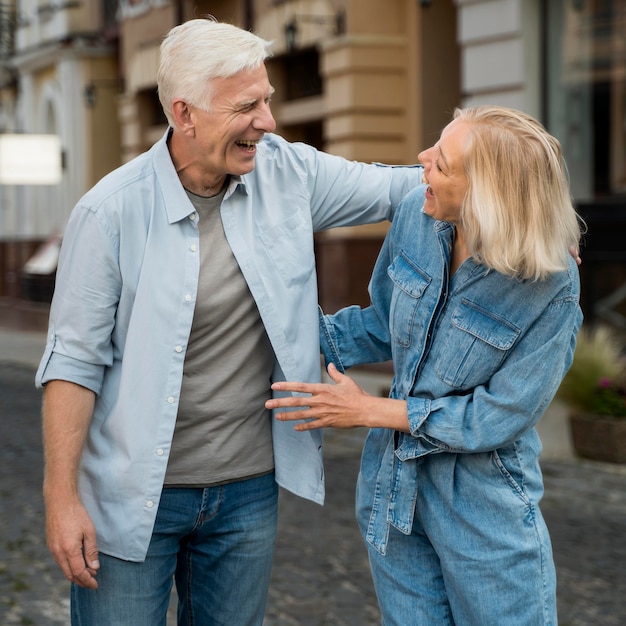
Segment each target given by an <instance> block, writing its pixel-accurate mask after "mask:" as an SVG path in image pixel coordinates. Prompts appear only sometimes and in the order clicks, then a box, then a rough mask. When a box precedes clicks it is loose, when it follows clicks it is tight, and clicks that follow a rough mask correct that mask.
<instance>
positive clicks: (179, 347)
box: [174, 346, 183, 352]
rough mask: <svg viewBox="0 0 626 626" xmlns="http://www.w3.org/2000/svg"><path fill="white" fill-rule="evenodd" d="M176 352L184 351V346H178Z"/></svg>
mask: <svg viewBox="0 0 626 626" xmlns="http://www.w3.org/2000/svg"><path fill="white" fill-rule="evenodd" d="M174 350H176V352H182V351H183V347H182V346H176V347H175V348H174Z"/></svg>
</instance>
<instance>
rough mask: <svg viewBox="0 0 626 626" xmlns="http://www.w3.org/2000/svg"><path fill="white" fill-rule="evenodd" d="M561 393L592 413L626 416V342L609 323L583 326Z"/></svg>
mask: <svg viewBox="0 0 626 626" xmlns="http://www.w3.org/2000/svg"><path fill="white" fill-rule="evenodd" d="M557 395H558V397H559V398H561V399H562V400H564V401H565V402H566V403H567V404H569V405H570V406H571V407H572V408H573V409H576V410H579V411H583V412H585V413H588V414H592V415H598V416H604V417H607V416H608V417H616V418H620V417H621V418H626V361H625V360H624V344H623V342H622V340H621V338H620V337H619V335H617V334H616V333H615V332H612V331H611V330H609V329H608V328H606V327H605V326H597V327H595V328H593V329H588V328H585V327H583V328H582V329H581V331H580V333H579V334H578V338H577V341H576V350H575V352H574V360H573V362H572V366H571V368H570V369H569V371H568V372H567V374H566V375H565V378H564V379H563V382H562V383H561V386H560V387H559V390H558V394H557Z"/></svg>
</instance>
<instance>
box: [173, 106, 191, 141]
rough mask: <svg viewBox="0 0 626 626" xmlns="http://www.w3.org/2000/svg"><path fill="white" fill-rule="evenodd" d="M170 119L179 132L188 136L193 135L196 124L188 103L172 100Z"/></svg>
mask: <svg viewBox="0 0 626 626" xmlns="http://www.w3.org/2000/svg"><path fill="white" fill-rule="evenodd" d="M172 117H173V118H174V122H175V124H176V128H177V129H178V130H179V131H180V132H182V133H183V134H185V135H190V136H193V135H194V134H195V130H196V124H195V120H194V116H193V115H192V111H191V106H190V105H189V103H187V102H185V101H184V100H174V101H173V102H172Z"/></svg>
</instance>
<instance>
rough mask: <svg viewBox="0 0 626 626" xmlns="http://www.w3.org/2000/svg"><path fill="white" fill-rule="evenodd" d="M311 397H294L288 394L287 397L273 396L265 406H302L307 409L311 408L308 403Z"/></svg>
mask: <svg viewBox="0 0 626 626" xmlns="http://www.w3.org/2000/svg"><path fill="white" fill-rule="evenodd" d="M310 400H311V398H294V397H293V396H287V397H285V398H272V399H271V400H266V402H265V408H266V409H290V408H300V409H307V408H309V405H308V404H305V403H304V402H305V401H306V402H307V403H308V402H310Z"/></svg>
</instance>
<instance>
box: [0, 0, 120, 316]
mask: <svg viewBox="0 0 626 626" xmlns="http://www.w3.org/2000/svg"><path fill="white" fill-rule="evenodd" d="M114 5H115V3H114V2H113V3H111V2H108V3H96V2H93V3H92V2H41V1H39V0H19V1H17V2H14V3H10V5H6V4H5V3H3V6H4V7H5V9H4V10H3V13H2V20H3V21H2V27H1V28H0V31H1V32H2V33H4V38H3V45H4V48H3V52H4V55H3V57H2V59H1V60H0V66H1V67H2V70H3V71H2V77H3V79H4V81H3V82H2V83H0V120H2V121H1V124H2V127H1V128H0V130H1V131H2V132H3V133H17V134H22V133H24V134H50V135H56V136H57V137H58V138H59V140H60V145H61V150H62V155H61V162H62V168H63V169H62V174H61V179H60V182H59V183H58V184H54V185H2V187H1V188H0V297H2V302H3V303H4V304H5V307H6V306H7V305H8V307H10V309H11V310H12V311H13V312H15V314H16V316H17V317H18V319H20V320H22V319H24V318H25V317H26V318H28V316H29V314H31V313H32V314H34V313H36V312H37V310H38V309H37V307H36V306H29V302H30V301H33V300H34V301H39V300H43V301H46V300H49V295H50V289H51V285H52V281H51V280H49V279H48V280H46V278H49V277H46V276H45V274H42V275H41V277H40V276H39V275H33V276H29V275H28V274H27V273H26V272H25V271H24V268H25V265H26V263H27V262H28V260H29V259H31V258H32V256H33V254H34V253H35V251H36V250H37V249H39V248H40V246H41V244H42V243H43V242H46V241H50V246H49V248H48V249H47V250H46V254H44V255H41V258H40V263H39V266H40V267H41V268H42V269H43V270H44V271H45V268H46V267H48V268H50V269H51V270H54V267H55V242H56V239H55V236H56V235H60V234H62V232H63V229H64V227H65V222H66V220H67V217H68V216H69V213H70V210H71V208H72V207H73V205H74V204H75V203H76V201H77V200H78V199H79V198H80V196H81V195H82V194H83V193H84V192H85V190H86V189H87V188H89V187H90V186H91V185H93V184H94V183H95V182H96V181H97V180H98V179H99V178H100V177H101V176H102V175H104V174H105V173H106V172H108V171H110V170H111V169H113V168H114V167H116V166H117V165H118V164H119V162H120V142H119V124H118V121H117V115H115V110H116V98H117V94H118V92H119V90H120V81H119V77H118V69H119V68H118V64H117V54H116V42H115V38H114V37H113V38H111V36H110V34H109V32H108V30H107V29H109V28H113V29H114V27H115V21H114V18H115V10H114V9H115V7H114ZM107 8H109V9H110V10H109V11H107V10H106V9H107ZM40 278H41V280H40Z"/></svg>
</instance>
